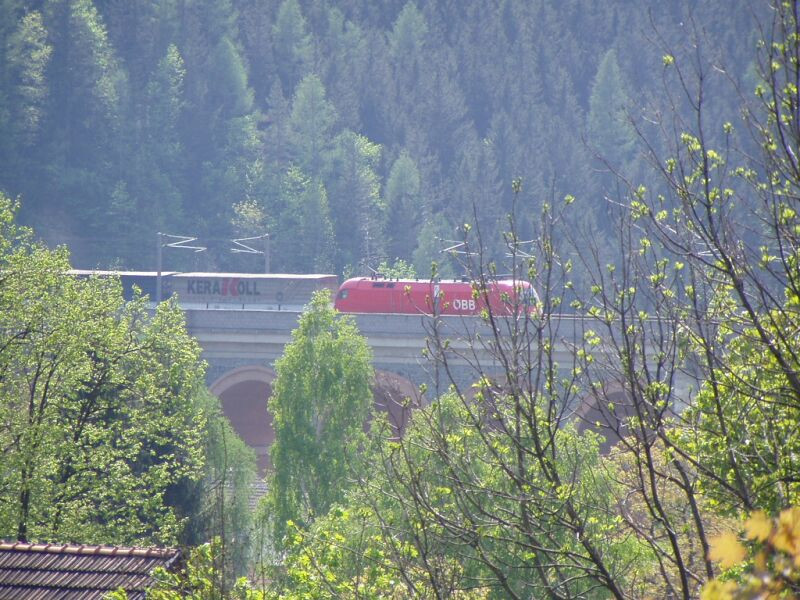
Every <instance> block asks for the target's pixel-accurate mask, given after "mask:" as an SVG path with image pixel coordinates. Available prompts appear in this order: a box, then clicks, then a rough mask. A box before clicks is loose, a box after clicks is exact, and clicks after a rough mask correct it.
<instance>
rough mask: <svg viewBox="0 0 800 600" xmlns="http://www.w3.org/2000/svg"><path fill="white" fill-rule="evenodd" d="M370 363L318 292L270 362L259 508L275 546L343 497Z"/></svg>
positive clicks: (366, 398) (358, 439)
mask: <svg viewBox="0 0 800 600" xmlns="http://www.w3.org/2000/svg"><path fill="white" fill-rule="evenodd" d="M370 360H371V359H370V351H369V347H368V346H367V344H366V342H365V340H364V339H363V338H362V337H361V336H360V335H359V334H358V331H357V329H356V327H355V325H354V324H353V322H352V320H351V318H350V317H339V316H337V314H336V312H335V311H334V310H333V308H331V306H330V297H329V294H328V292H326V291H322V292H318V293H317V294H316V295H315V296H314V298H313V299H312V301H311V303H310V304H309V306H308V309H307V310H306V312H304V313H303V315H302V316H301V318H300V323H299V325H298V327H297V329H295V330H294V331H293V332H292V341H291V342H290V343H289V344H288V345H287V346H286V349H285V350H284V354H283V356H282V357H281V358H280V359H279V360H278V361H277V363H276V365H275V370H276V372H277V374H278V377H277V379H276V380H275V386H274V388H273V393H272V397H271V398H270V400H269V410H270V412H271V413H272V415H273V419H274V427H275V442H274V443H273V446H272V449H271V451H270V456H271V457H272V464H273V467H274V473H273V474H272V475H271V476H270V478H269V490H270V491H269V495H268V497H267V500H266V504H265V506H264V507H263V510H265V511H266V514H267V515H268V519H269V521H270V523H271V526H272V532H273V533H272V537H273V541H274V544H275V546H276V547H277V548H281V547H282V546H283V544H284V536H285V535H286V532H287V526H288V527H290V526H291V523H296V524H297V525H299V526H301V527H307V526H309V525H310V524H311V523H312V522H313V521H314V519H315V518H317V517H319V516H322V515H324V514H325V513H326V512H327V510H328V509H329V508H330V507H331V506H332V505H333V504H334V503H336V502H337V501H339V500H341V499H342V498H343V497H344V491H345V489H346V488H347V481H348V477H349V475H350V470H351V468H352V466H353V465H352V462H353V461H354V460H355V458H356V450H357V449H358V448H359V446H360V445H361V443H362V440H363V427H364V423H365V422H366V419H367V416H368V414H369V409H370V406H371V401H372V394H371V392H370V389H369V385H370V382H371V380H372V367H371V365H370ZM287 524H288V525H287Z"/></svg>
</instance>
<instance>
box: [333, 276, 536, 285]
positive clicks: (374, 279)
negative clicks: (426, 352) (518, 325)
mask: <svg viewBox="0 0 800 600" xmlns="http://www.w3.org/2000/svg"><path fill="white" fill-rule="evenodd" d="M347 281H359V282H361V281H372V282H381V281H385V282H387V283H407V284H412V283H424V284H430V283H433V284H437V283H466V284H472V283H477V282H476V281H475V280H473V279H424V278H418V279H403V278H399V279H395V278H391V277H352V278H350V279H348V280H347ZM514 282H515V280H514V279H511V278H508V279H497V280H495V281H489V282H488V283H508V284H510V283H514ZM516 282H517V283H525V282H526V280H524V279H517V280H516Z"/></svg>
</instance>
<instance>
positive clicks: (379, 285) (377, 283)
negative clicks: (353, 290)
mask: <svg viewBox="0 0 800 600" xmlns="http://www.w3.org/2000/svg"><path fill="white" fill-rule="evenodd" d="M384 285H385V284H384V283H383V282H382V281H378V282H376V283H373V284H372V287H384Z"/></svg>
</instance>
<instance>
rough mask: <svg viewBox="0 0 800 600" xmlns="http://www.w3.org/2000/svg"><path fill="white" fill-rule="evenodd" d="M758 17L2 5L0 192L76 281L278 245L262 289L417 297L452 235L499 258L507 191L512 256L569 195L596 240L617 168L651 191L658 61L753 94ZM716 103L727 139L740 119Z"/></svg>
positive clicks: (453, 5) (603, 231)
mask: <svg viewBox="0 0 800 600" xmlns="http://www.w3.org/2000/svg"><path fill="white" fill-rule="evenodd" d="M753 10H756V9H755V8H753V7H751V6H750V3H749V2H734V3H726V5H725V10H720V4H719V3H718V2H711V1H702V2H689V3H684V2H679V1H670V2H641V3H637V4H636V5H635V6H634V5H632V4H631V3H630V2H626V1H624V0H610V1H608V2H595V1H593V0H565V1H563V2H558V3H553V2H549V1H546V0H489V1H483V0H480V1H469V2H465V1H445V0H441V1H436V0H419V1H417V2H412V1H408V2H406V1H405V0H326V1H316V0H283V1H278V0H150V1H143V0H3V1H2V2H0V189H2V190H3V191H4V192H5V193H6V194H8V195H10V196H12V197H20V198H21V199H22V210H21V220H22V221H23V222H24V223H26V224H29V225H32V226H34V228H35V230H36V231H37V234H38V235H40V236H42V237H43V238H44V239H45V240H46V241H47V242H48V243H51V244H54V243H67V244H68V245H69V246H70V248H71V250H72V256H73V262H74V263H75V265H76V266H79V267H94V266H106V265H118V266H122V267H126V268H145V269H153V268H154V265H155V239H156V238H155V234H156V232H157V231H163V232H167V233H173V234H185V235H192V236H198V237H200V238H201V241H202V243H203V245H207V246H209V252H207V253H203V254H198V255H189V254H188V253H186V254H187V255H185V256H184V255H182V254H184V253H174V254H170V255H169V257H168V267H171V268H190V267H194V268H203V269H206V268H207V269H230V270H242V271H246V270H257V269H259V268H260V267H261V261H259V260H256V259H255V258H253V257H247V256H242V255H235V254H231V253H230V252H228V248H229V246H230V244H229V242H228V241H226V240H228V239H230V238H233V237H243V236H246V235H258V234H261V233H264V232H268V233H269V234H270V236H271V240H272V258H273V260H272V268H273V270H275V271H294V272H314V271H333V272H336V273H338V274H342V273H350V272H363V271H365V270H366V267H367V266H368V265H369V266H376V265H377V264H378V263H379V262H380V261H381V260H382V259H388V260H389V261H390V262H391V261H392V260H394V259H396V258H402V259H405V260H408V261H413V263H414V264H415V265H416V267H417V271H418V273H419V274H420V275H422V276H427V275H428V274H429V266H430V261H431V259H438V258H441V255H440V250H441V249H442V248H443V247H444V245H445V243H443V242H442V240H443V239H452V238H453V237H455V235H456V234H455V227H456V226H457V225H458V224H461V223H463V222H466V221H476V222H477V223H478V225H479V226H480V228H481V231H482V235H483V238H484V241H485V243H486V245H487V247H488V248H489V249H490V251H492V252H494V253H495V254H498V253H499V251H498V247H499V246H500V232H501V231H502V230H503V229H504V228H505V226H506V223H505V215H506V213H507V212H508V211H509V210H510V208H511V202H512V198H513V194H512V188H511V181H512V179H514V178H521V179H522V181H523V184H524V188H523V190H524V192H523V193H522V194H521V195H520V198H519V203H520V204H519V206H518V222H517V227H518V229H519V231H520V234H521V235H523V236H524V235H525V233H526V232H527V231H528V230H529V229H530V228H531V226H532V223H533V221H534V220H535V219H537V218H538V217H537V215H539V214H540V212H541V206H542V204H543V203H545V202H548V201H550V200H552V199H556V198H557V199H560V198H563V197H564V196H565V195H567V194H571V195H573V196H575V197H576V198H577V199H578V200H579V201H580V202H583V203H584V205H585V209H584V210H581V211H577V212H576V214H578V215H580V216H579V217H577V216H576V217H574V218H576V219H579V220H581V221H582V225H584V226H585V227H587V228H588V230H593V231H594V232H595V233H597V234H598V236H599V237H600V238H601V239H602V238H603V237H605V236H607V235H608V234H609V231H608V230H609V229H610V226H609V224H608V223H607V213H606V202H605V201H604V195H605V194H606V193H607V192H609V191H613V188H614V186H615V185H616V183H615V179H614V178H613V177H611V175H610V173H609V168H610V167H612V168H621V169H623V170H624V171H625V172H632V173H635V172H639V171H641V169H642V168H643V167H642V164H641V158H640V156H639V153H638V152H637V150H636V144H635V141H636V127H642V128H645V129H646V128H647V127H648V123H650V122H651V120H649V119H648V110H651V107H655V106H657V104H658V102H659V101H660V99H661V98H662V97H663V89H662V80H661V77H662V72H663V65H662V54H663V52H664V48H665V47H667V46H670V45H672V44H675V45H676V46H677V45H678V41H679V40H680V45H681V47H684V48H687V47H688V45H687V39H689V38H691V37H692V36H694V37H696V38H697V39H700V40H702V43H703V44H704V45H705V46H704V51H706V52H708V53H709V55H712V56H713V55H715V53H716V52H717V51H719V53H720V55H721V56H725V60H726V61H727V62H726V65H727V66H728V68H729V71H728V73H729V75H730V76H731V77H732V78H733V79H735V80H737V81H741V82H743V89H747V90H752V89H753V87H754V83H753V82H752V81H751V82H749V83H748V80H747V77H748V73H751V71H752V67H751V64H750V61H751V60H752V56H753V48H754V46H755V40H756V39H757V33H756V19H755V16H756V15H754V14H753V12H752V11H753ZM758 10H762V11H763V10H764V7H759V8H758ZM709 92H710V93H709V94H708V97H707V101H708V102H710V103H711V105H712V106H714V110H713V111H711V114H714V115H719V118H720V122H721V121H722V120H723V116H722V115H724V114H726V113H730V114H734V115H735V112H734V111H733V109H732V107H733V106H735V105H736V101H737V99H735V98H730V97H729V95H723V94H715V93H714V92H715V89H714V87H713V84H712V87H711V89H710V90H709ZM653 109H654V108H653ZM626 113H628V114H629V115H630V116H631V117H632V118H633V123H629V122H628V121H627V120H626V117H625V115H626ZM728 118H730V117H728ZM600 157H602V160H601V159H600ZM447 267H448V265H445V271H446V270H447ZM449 267H450V270H451V271H452V270H453V267H452V265H449Z"/></svg>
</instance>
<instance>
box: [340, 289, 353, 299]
mask: <svg viewBox="0 0 800 600" xmlns="http://www.w3.org/2000/svg"><path fill="white" fill-rule="evenodd" d="M349 292H350V290H339V294H338V295H337V296H338V298H339V299H340V300H344V299H346V298H347V295H348V293H349Z"/></svg>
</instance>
